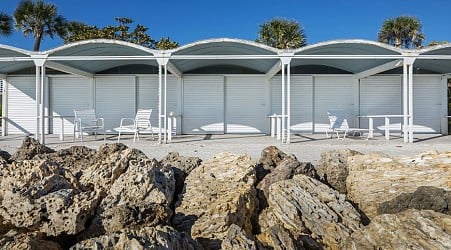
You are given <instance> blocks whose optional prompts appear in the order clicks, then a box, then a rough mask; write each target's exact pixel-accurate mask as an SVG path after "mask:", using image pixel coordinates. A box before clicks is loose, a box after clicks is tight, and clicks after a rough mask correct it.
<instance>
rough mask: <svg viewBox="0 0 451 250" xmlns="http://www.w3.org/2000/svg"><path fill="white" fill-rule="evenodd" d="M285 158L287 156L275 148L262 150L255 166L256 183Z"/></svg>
mask: <svg viewBox="0 0 451 250" xmlns="http://www.w3.org/2000/svg"><path fill="white" fill-rule="evenodd" d="M286 157H288V155H287V154H285V153H284V152H283V151H282V150H280V149H278V148H277V147H276V146H268V147H266V148H264V149H263V150H262V152H261V155H260V159H259V160H258V163H257V166H256V174H257V182H259V181H260V180H261V179H263V177H265V176H266V175H267V174H268V173H270V172H271V171H272V170H273V169H274V168H275V167H276V166H277V165H279V163H280V162H281V161H282V160H283V159H285V158H286Z"/></svg>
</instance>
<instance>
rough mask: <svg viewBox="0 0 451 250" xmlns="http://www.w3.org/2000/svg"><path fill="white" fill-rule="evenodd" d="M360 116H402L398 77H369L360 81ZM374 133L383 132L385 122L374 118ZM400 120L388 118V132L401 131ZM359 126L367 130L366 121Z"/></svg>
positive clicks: (400, 79)
mask: <svg viewBox="0 0 451 250" xmlns="http://www.w3.org/2000/svg"><path fill="white" fill-rule="evenodd" d="M360 114H361V115H402V114H403V110H402V78H401V77H400V76H371V77H368V78H364V79H360ZM373 122H374V123H373V126H374V129H375V130H376V131H384V129H385V120H384V119H383V118H375V119H374V121H373ZM401 124H402V118H390V130H392V131H401ZM360 126H361V127H362V128H368V119H361V121H360Z"/></svg>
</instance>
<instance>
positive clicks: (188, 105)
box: [182, 75, 224, 134]
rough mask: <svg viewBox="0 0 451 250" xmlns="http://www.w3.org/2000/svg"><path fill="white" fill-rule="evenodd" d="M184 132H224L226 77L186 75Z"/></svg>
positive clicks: (184, 84) (184, 82)
mask: <svg viewBox="0 0 451 250" xmlns="http://www.w3.org/2000/svg"><path fill="white" fill-rule="evenodd" d="M182 126H183V133H184V134H212V133H216V134H218V133H220V134H222V133H224V77H223V76H205V75H204V76H185V77H184V79H183V125H182Z"/></svg>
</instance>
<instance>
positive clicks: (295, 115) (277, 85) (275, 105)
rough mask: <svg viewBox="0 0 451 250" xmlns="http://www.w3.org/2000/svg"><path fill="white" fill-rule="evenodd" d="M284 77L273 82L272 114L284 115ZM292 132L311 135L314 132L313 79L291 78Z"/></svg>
mask: <svg viewBox="0 0 451 250" xmlns="http://www.w3.org/2000/svg"><path fill="white" fill-rule="evenodd" d="M281 83H282V77H281V76H277V77H274V78H273V80H272V87H271V92H272V94H271V98H272V100H271V103H272V105H271V106H272V108H271V114H282V103H281V99H282V96H281V95H282V94H281V93H282V89H281ZM291 131H292V132H297V133H311V132H312V131H313V78H312V76H297V75H292V76H291Z"/></svg>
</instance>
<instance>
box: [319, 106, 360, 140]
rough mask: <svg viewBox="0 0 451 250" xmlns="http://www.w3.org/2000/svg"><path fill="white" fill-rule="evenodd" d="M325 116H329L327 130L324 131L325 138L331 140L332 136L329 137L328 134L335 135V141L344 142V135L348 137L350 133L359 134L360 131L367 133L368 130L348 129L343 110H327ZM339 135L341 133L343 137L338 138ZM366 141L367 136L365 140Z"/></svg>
mask: <svg viewBox="0 0 451 250" xmlns="http://www.w3.org/2000/svg"><path fill="white" fill-rule="evenodd" d="M327 115H328V116H329V125H330V126H329V128H328V129H327V130H326V136H327V137H330V138H332V135H330V136H329V133H328V132H332V133H336V134H337V139H341V140H344V139H345V138H346V135H349V133H350V132H351V131H353V132H354V131H358V132H359V134H360V133H361V132H362V131H368V129H361V128H350V127H349V123H348V118H347V117H346V115H345V112H344V110H341V109H339V110H329V111H327ZM340 133H343V136H342V137H340ZM366 139H367V140H368V136H367V138H366Z"/></svg>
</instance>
